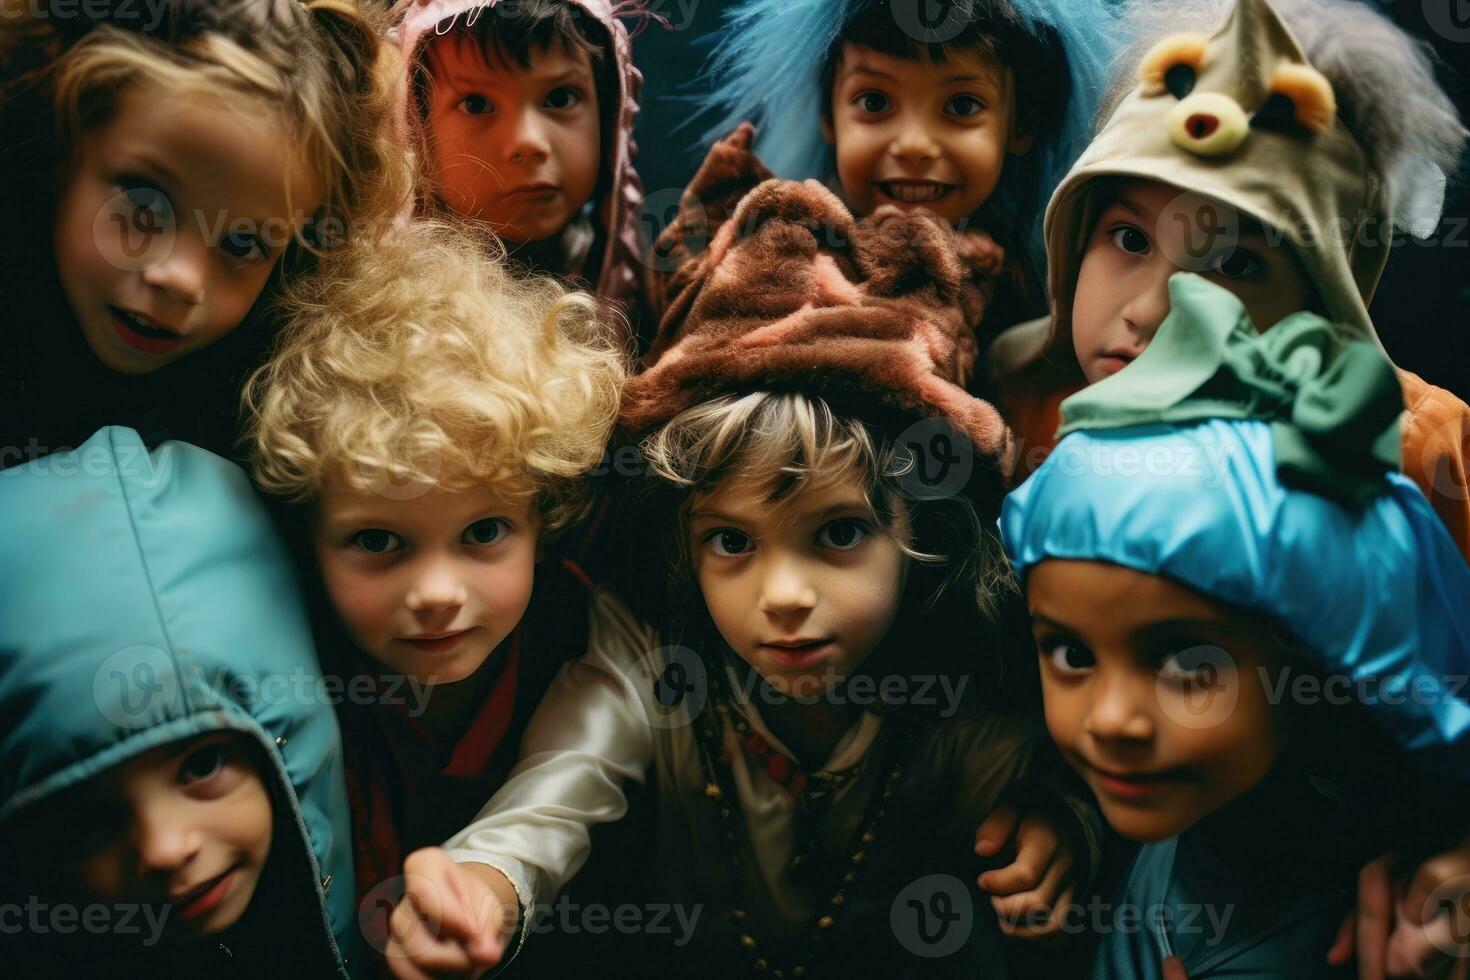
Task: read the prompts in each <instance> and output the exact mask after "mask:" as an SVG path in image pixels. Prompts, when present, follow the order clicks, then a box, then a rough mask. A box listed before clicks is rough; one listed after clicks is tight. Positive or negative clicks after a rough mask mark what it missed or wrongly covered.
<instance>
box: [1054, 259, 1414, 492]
mask: <svg viewBox="0 0 1470 980" xmlns="http://www.w3.org/2000/svg"><path fill="white" fill-rule="evenodd" d="M1169 299H1170V312H1169V316H1168V317H1167V318H1166V319H1165V320H1164V322H1163V323H1162V324H1161V325H1160V326H1159V330H1158V333H1157V334H1156V335H1155V336H1154V338H1153V341H1152V342H1151V343H1150V344H1149V346H1148V348H1147V349H1146V350H1145V351H1144V352H1143V353H1142V354H1141V355H1139V357H1138V359H1137V360H1135V361H1134V362H1133V363H1132V364H1130V365H1128V366H1127V367H1126V368H1124V369H1123V370H1121V371H1119V372H1118V373H1117V374H1114V375H1113V376H1111V377H1109V378H1105V379H1103V380H1102V381H1099V382H1098V383H1097V384H1095V385H1091V386H1089V387H1087V388H1084V389H1083V390H1082V391H1080V392H1078V393H1077V394H1075V395H1073V396H1072V397H1071V398H1068V399H1067V400H1066V401H1065V402H1063V403H1062V427H1061V429H1060V432H1059V435H1063V436H1065V435H1066V434H1067V433H1069V432H1075V431H1078V430H1083V429H1119V428H1127V427H1131V426H1138V425H1150V424H1156V423H1168V424H1184V423H1189V422H1199V421H1203V420H1205V419H1256V420H1260V421H1265V422H1270V423H1272V433H1273V439H1274V443H1275V449H1276V467H1277V474H1278V476H1279V477H1280V478H1281V482H1282V483H1284V484H1286V485H1288V486H1294V487H1298V488H1300V489H1303V490H1309V491H1312V492H1314V493H1318V494H1321V495H1323V496H1326V497H1331V498H1333V499H1335V500H1339V501H1341V502H1343V503H1345V504H1349V505H1354V506H1359V505H1362V504H1364V503H1366V502H1367V501H1369V500H1371V499H1372V498H1373V497H1374V496H1376V495H1377V494H1379V493H1381V492H1383V490H1384V489H1385V488H1386V486H1387V484H1386V483H1385V481H1384V480H1383V476H1384V474H1385V473H1387V472H1389V471H1391V470H1397V469H1398V468H1399V451H1400V449H1399V445H1400V444H1399V420H1400V417H1401V416H1402V414H1403V410H1404V401H1403V391H1402V389H1401V388H1400V387H1399V383H1398V377H1397V376H1396V375H1395V373H1394V369H1393V365H1392V364H1390V363H1389V361H1388V358H1387V357H1386V356H1385V355H1384V354H1383V352H1382V351H1381V350H1380V349H1379V348H1378V347H1376V346H1374V345H1373V344H1372V343H1371V342H1369V341H1367V340H1365V339H1355V336H1354V335H1353V334H1352V333H1351V332H1350V331H1348V330H1347V329H1346V328H1343V327H1339V326H1337V325H1335V324H1333V323H1331V322H1330V321H1328V320H1325V319H1323V318H1322V317H1320V316H1318V315H1317V314H1315V313H1294V314H1292V315H1291V316H1289V317H1287V318H1286V319H1284V320H1282V321H1281V322H1280V323H1277V324H1276V325H1275V326H1274V327H1272V328H1271V329H1270V330H1267V331H1266V332H1265V333H1260V332H1258V331H1257V330H1256V328H1255V325H1254V324H1253V323H1252V322H1251V319H1250V315H1249V314H1248V313H1247V312H1246V310H1245V307H1244V306H1243V305H1242V304H1241V302H1240V300H1239V299H1237V298H1236V297H1235V295H1234V294H1233V293H1231V292H1230V291H1229V290H1227V289H1224V288H1222V287H1220V286H1217V285H1215V284H1214V283H1211V282H1209V281H1208V280H1206V279H1203V278H1201V277H1200V276H1197V275H1194V274H1192V273H1178V274H1176V275H1175V276H1173V277H1172V278H1171V279H1170V280H1169Z"/></svg>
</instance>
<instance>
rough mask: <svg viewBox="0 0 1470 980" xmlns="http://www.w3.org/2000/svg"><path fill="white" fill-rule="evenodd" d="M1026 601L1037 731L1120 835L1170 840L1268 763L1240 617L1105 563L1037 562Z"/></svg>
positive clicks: (1259, 664) (1252, 639)
mask: <svg viewBox="0 0 1470 980" xmlns="http://www.w3.org/2000/svg"><path fill="white" fill-rule="evenodd" d="M1026 598H1027V603H1028V605H1029V607H1030V610H1031V627H1032V631H1033V632H1034V634H1035V636H1036V646H1037V652H1038V653H1039V654H1040V657H1041V686H1042V694H1043V696H1044V697H1045V700H1046V725H1047V728H1048V729H1049V730H1050V731H1051V736H1052V738H1053V740H1055V741H1056V743H1057V746H1058V747H1059V748H1060V749H1061V750H1062V753H1063V755H1065V756H1066V758H1067V761H1068V762H1069V763H1071V765H1072V767H1073V768H1075V769H1076V770H1077V771H1078V772H1079V773H1081V774H1082V776H1083V778H1084V779H1086V780H1087V783H1088V785H1090V786H1091V787H1092V790H1093V792H1094V793H1095V794H1097V799H1098V803H1099V804H1101V806H1102V811H1103V815H1104V816H1105V817H1106V818H1107V820H1108V823H1110V824H1112V826H1113V828H1114V829H1115V830H1117V831H1118V832H1119V833H1120V834H1122V835H1123V836H1125V837H1130V838H1132V839H1134V840H1144V841H1148V840H1163V839H1164V838H1167V837H1172V836H1174V835H1175V834H1177V833H1179V832H1180V831H1182V830H1184V829H1185V828H1186V827H1188V826H1190V825H1191V824H1193V823H1195V822H1196V821H1198V820H1199V819H1200V818H1202V817H1204V816H1206V815H1207V814H1209V813H1211V812H1212V811H1214V810H1216V809H1218V808H1219V807H1221V806H1222V805H1224V804H1225V803H1227V802H1229V801H1230V800H1232V799H1234V798H1235V797H1237V796H1239V795H1240V794H1241V793H1243V792H1245V791H1246V790H1247V789H1249V788H1250V787H1251V786H1253V785H1254V784H1255V783H1256V782H1257V781H1258V780H1260V779H1261V777H1262V776H1264V775H1265V774H1266V772H1267V770H1268V769H1270V768H1271V765H1272V763H1273V762H1274V761H1275V759H1276V756H1277V754H1278V753H1279V751H1280V748H1281V744H1280V742H1281V736H1280V733H1279V731H1278V725H1277V724H1276V720H1275V715H1274V713H1273V711H1272V705H1271V703H1270V701H1269V700H1268V698H1267V689H1266V686H1265V679H1264V677H1263V676H1262V675H1263V674H1264V673H1265V672H1266V669H1267V667H1268V663H1269V661H1268V660H1267V653H1268V650H1267V648H1266V647H1265V645H1264V644H1263V642H1262V641H1261V640H1260V639H1259V638H1258V636H1257V632H1258V631H1255V630H1252V629H1251V628H1250V624H1248V623H1246V622H1244V621H1243V620H1242V619H1241V617H1239V616H1238V615H1233V614H1232V613H1231V612H1230V611H1229V610H1227V609H1226V608H1224V607H1222V606H1221V605H1219V604H1218V603H1215V602H1213V601H1211V600H1209V599H1208V598H1206V597H1204V596H1202V595H1200V594H1199V593H1197V592H1194V591H1193V590H1191V589H1187V588H1185V587H1183V586H1181V585H1178V584H1176V583H1174V582H1172V581H1170V580H1169V579H1167V578H1164V577H1162V576H1158V575H1145V574H1143V573H1141V572H1136V571H1133V570H1132V569H1127V568H1123V567H1121V566H1119V565H1112V564H1108V563H1106V562H1093V561H1062V560H1054V559H1052V560H1047V561H1043V562H1040V563H1038V564H1037V565H1036V566H1035V567H1034V568H1032V569H1031V571H1030V573H1029V575H1028V576H1027V581H1026Z"/></svg>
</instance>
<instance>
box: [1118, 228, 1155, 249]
mask: <svg viewBox="0 0 1470 980" xmlns="http://www.w3.org/2000/svg"><path fill="white" fill-rule="evenodd" d="M1112 238H1113V244H1114V245H1116V246H1118V247H1119V248H1121V249H1122V250H1123V251H1125V252H1127V253H1129V254H1130V255H1146V254H1147V253H1148V236H1147V235H1145V234H1144V233H1143V232H1142V231H1140V230H1139V229H1137V228H1135V227H1133V226H1132V225H1119V226H1118V227H1117V228H1114V229H1113V231H1112Z"/></svg>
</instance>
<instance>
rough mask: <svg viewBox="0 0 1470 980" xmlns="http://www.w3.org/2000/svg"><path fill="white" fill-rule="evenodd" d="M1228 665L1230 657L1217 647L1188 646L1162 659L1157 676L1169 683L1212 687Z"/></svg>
mask: <svg viewBox="0 0 1470 980" xmlns="http://www.w3.org/2000/svg"><path fill="white" fill-rule="evenodd" d="M1230 663H1232V661H1231V660H1230V655H1229V654H1227V653H1226V652H1225V651H1224V650H1222V649H1220V648H1219V647H1217V646H1209V645H1208V644H1206V645H1199V646H1190V647H1186V648H1184V649H1183V650H1176V651H1174V652H1172V653H1170V654H1168V655H1167V656H1166V657H1164V659H1163V660H1162V661H1161V662H1160V664H1159V676H1161V677H1164V678H1166V679H1168V680H1171V681H1177V682H1183V683H1189V684H1199V685H1202V686H1204V687H1213V686H1214V685H1215V684H1217V683H1218V682H1219V680H1220V675H1221V673H1222V672H1223V670H1224V668H1225V667H1227V666H1228V665H1229V664H1230Z"/></svg>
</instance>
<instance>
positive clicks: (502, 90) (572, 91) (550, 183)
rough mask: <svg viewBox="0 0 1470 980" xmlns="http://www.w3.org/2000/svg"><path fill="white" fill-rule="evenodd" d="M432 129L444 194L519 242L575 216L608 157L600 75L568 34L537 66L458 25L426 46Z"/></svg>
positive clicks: (550, 232)
mask: <svg viewBox="0 0 1470 980" xmlns="http://www.w3.org/2000/svg"><path fill="white" fill-rule="evenodd" d="M425 58H426V60H427V64H428V66H429V71H430V73H431V74H432V76H433V85H432V86H431V88H430V94H429V100H430V101H429V117H428V120H427V123H428V127H429V134H430V137H431V139H432V143H433V157H434V160H433V163H434V170H435V177H436V178H437V179H438V184H439V188H440V193H441V194H442V195H443V199H444V203H445V205H446V206H447V207H449V208H450V209H451V210H453V211H455V212H457V213H459V214H462V215H464V216H466V217H468V218H474V219H475V220H477V221H484V222H486V223H488V224H489V225H490V226H491V227H492V229H493V230H494V231H495V233H496V234H497V235H499V236H500V237H501V238H503V239H505V240H507V241H510V242H518V243H519V242H534V241H541V240H543V239H547V238H551V237H552V236H554V235H556V234H558V233H560V232H561V230H562V229H563V228H565V227H566V226H567V224H568V223H569V222H570V221H571V220H572V219H573V218H574V217H576V215H577V213H578V212H579V211H580V210H581V209H582V206H583V205H584V204H586V203H587V201H588V199H589V198H590V197H591V196H592V192H593V191H594V190H595V189H596V187H597V177H598V173H599V171H600V169H601V166H602V146H601V127H600V115H599V112H598V103H597V85H596V82H595V79H594V77H593V72H592V64H591V62H590V60H589V59H588V56H587V53H586V52H585V51H570V50H568V49H567V47H566V45H564V44H563V43H562V42H561V41H556V42H555V43H553V44H552V45H550V46H548V47H547V48H544V49H540V50H536V51H535V52H534V53H533V55H532V59H531V67H530V68H529V69H526V68H522V67H521V66H520V65H518V64H516V63H515V62H514V61H513V60H512V61H510V62H509V63H507V62H506V61H505V60H503V59H501V58H500V57H499V56H498V55H496V54H495V53H494V52H493V51H491V52H486V51H483V50H482V49H481V47H480V45H479V44H478V43H477V41H476V39H475V38H474V37H473V36H472V35H470V34H467V33H466V32H464V31H451V32H449V33H448V34H445V35H444V36H442V37H439V38H435V39H434V40H433V41H431V42H430V43H429V47H428V49H427V50H426V52H425Z"/></svg>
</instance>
